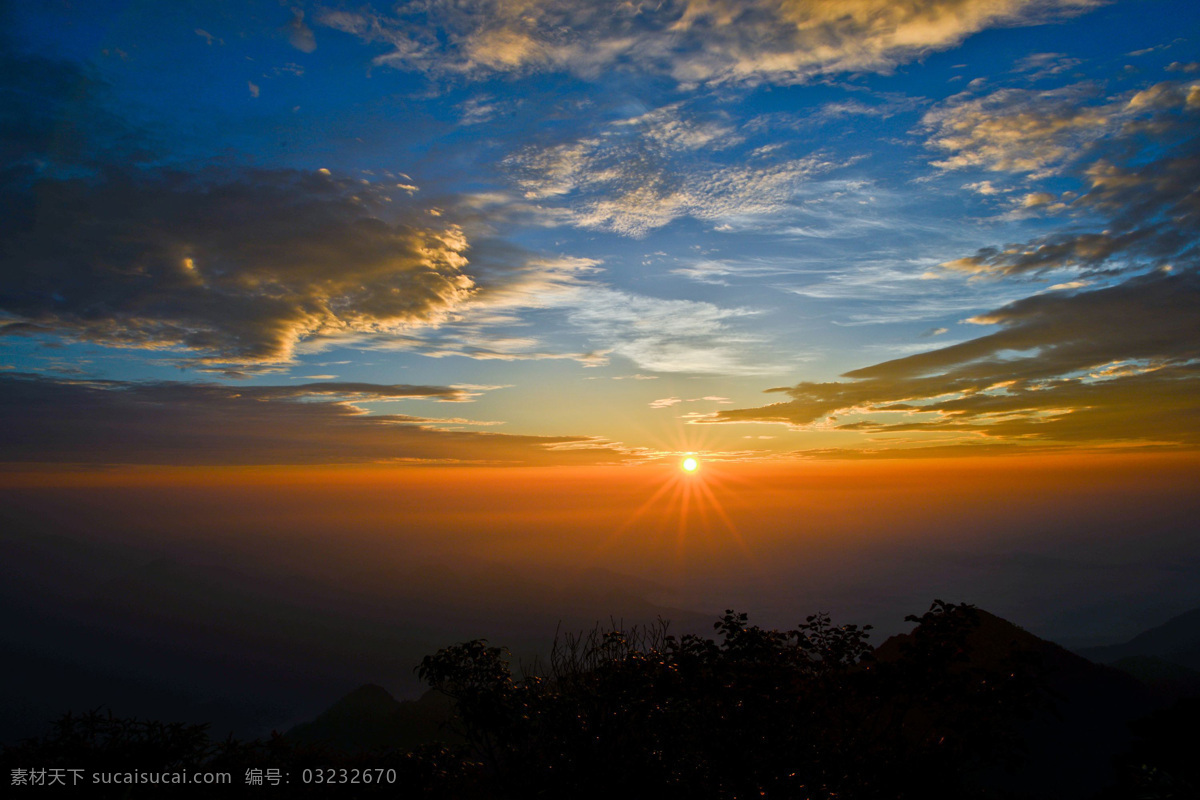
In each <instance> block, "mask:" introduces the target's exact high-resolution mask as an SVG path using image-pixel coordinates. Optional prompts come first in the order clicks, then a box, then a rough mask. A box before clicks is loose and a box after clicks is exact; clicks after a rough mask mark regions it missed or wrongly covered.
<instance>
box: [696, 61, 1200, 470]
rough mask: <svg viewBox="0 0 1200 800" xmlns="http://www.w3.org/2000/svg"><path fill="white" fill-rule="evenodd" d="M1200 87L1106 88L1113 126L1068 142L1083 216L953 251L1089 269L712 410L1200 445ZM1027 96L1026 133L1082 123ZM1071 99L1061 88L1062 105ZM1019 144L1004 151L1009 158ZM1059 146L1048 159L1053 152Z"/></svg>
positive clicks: (1028, 264) (956, 433)
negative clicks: (768, 400)
mask: <svg viewBox="0 0 1200 800" xmlns="http://www.w3.org/2000/svg"><path fill="white" fill-rule="evenodd" d="M1196 91H1197V89H1196V85H1195V84H1180V83H1172V82H1165V83H1160V84H1156V85H1154V86H1150V87H1147V88H1144V89H1142V90H1140V91H1136V92H1131V93H1128V94H1126V95H1123V96H1120V97H1116V98H1107V99H1104V100H1103V101H1102V104H1103V106H1104V109H1103V110H1102V111H1097V112H1096V115H1095V118H1096V119H1099V118H1101V117H1103V118H1104V119H1105V121H1104V123H1103V126H1104V128H1105V132H1106V135H1105V137H1103V138H1102V139H1096V140H1095V141H1094V142H1093V143H1092V144H1091V146H1090V147H1089V148H1086V149H1085V150H1084V151H1083V152H1081V153H1076V154H1072V155H1070V156H1063V158H1066V159H1068V160H1069V161H1070V172H1069V173H1067V174H1068V175H1070V176H1074V177H1075V178H1076V179H1077V180H1079V181H1080V183H1081V184H1082V186H1081V188H1082V189H1083V191H1082V193H1079V194H1077V195H1071V196H1073V197H1074V199H1073V200H1072V201H1071V204H1070V210H1071V212H1072V213H1073V214H1074V219H1072V220H1070V221H1069V222H1068V224H1067V226H1065V227H1064V228H1062V229H1061V230H1059V231H1058V232H1055V233H1052V234H1049V235H1046V236H1042V237H1038V238H1036V239H1034V240H1032V241H1030V242H1024V243H1018V244H1011V245H1006V246H1005V247H1003V248H985V249H983V250H980V251H978V252H977V253H976V254H975V255H974V256H970V257H967V258H963V259H958V260H956V261H953V262H950V263H948V264H946V265H945V266H948V267H950V268H952V269H955V270H959V271H964V272H969V273H975V274H978V275H989V276H995V277H1021V276H1029V275H1033V276H1037V275H1038V274H1040V273H1044V272H1047V271H1050V270H1056V269H1063V268H1073V269H1076V270H1080V271H1082V275H1080V276H1079V279H1077V280H1072V281H1065V282H1060V283H1056V284H1055V285H1054V286H1052V287H1051V288H1050V289H1049V290H1047V291H1043V292H1041V293H1039V294H1036V295H1033V296H1030V297H1025V298H1023V299H1020V300H1016V301H1015V302H1010V303H1008V304H1006V305H1004V306H1002V307H1001V308H998V309H996V310H994V311H991V312H989V313H985V314H979V315H976V316H974V317H972V318H971V319H969V320H968V321H969V322H973V323H977V324H980V325H990V326H996V327H997V328H998V330H996V331H995V332H993V333H990V334H988V335H985V336H982V337H979V338H976V339H972V340H969V341H964V342H959V343H956V344H952V345H948V346H945V347H942V348H940V349H936V350H932V351H928V352H922V353H918V354H914V355H910V356H907V357H904V358H899V359H895V360H892V361H886V362H883V363H880V364H875V365H873V366H869V367H865V368H862V369H857V370H853V371H851V372H848V373H846V374H845V375H843V378H845V379H846V380H842V381H834V382H827V383H816V382H804V383H799V384H796V385H794V386H789V387H779V388H777V389H773V390H771V391H773V392H779V393H782V394H785V395H787V396H788V397H789V398H790V399H789V400H787V401H785V402H781V403H775V404H772V405H768V406H764V407H761V408H751V409H736V410H727V411H722V412H718V413H717V414H716V415H714V416H713V417H712V418H710V420H708V421H713V422H743V421H758V422H783V423H787V424H790V425H795V426H801V427H819V428H822V429H825V430H839V431H847V432H849V431H853V432H857V433H860V434H872V435H876V436H879V435H884V434H900V433H906V434H911V433H919V434H937V435H938V436H940V437H945V436H946V435H950V436H951V437H953V439H954V441H953V444H954V445H955V446H957V445H961V444H966V443H973V444H975V445H979V444H990V445H995V446H1014V445H1026V446H1028V445H1040V446H1055V445H1060V446H1061V445H1065V444H1069V443H1080V442H1084V443H1089V444H1094V445H1126V446H1129V445H1136V446H1149V445H1158V446H1186V447H1195V446H1197V445H1200V401H1198V400H1197V398H1200V246H1198V245H1197V242H1200V200H1198V199H1197V195H1196V186H1198V185H1200V139H1197V138H1196V135H1195V131H1196V129H1197V128H1196V122H1197V112H1200V108H1197V107H1196V105H1195V104H1193V101H1192V97H1193V94H1194V93H1195V92H1196ZM1005 96H1010V95H1006V94H1005V92H1004V91H1002V92H999V93H995V94H993V95H992V96H991V98H990V100H991V101H996V99H997V98H998V97H1001V98H1002V97H1005ZM1046 97H1047V95H1045V94H1043V95H1042V99H1045V98H1046ZM1021 98H1022V102H1019V103H1017V109H1016V110H1015V111H1012V113H1009V111H1005V110H1003V109H1000V108H999V106H997V109H998V113H997V114H995V115H994V116H996V117H1003V118H1005V120H1006V121H1005V126H1007V127H1006V128H1005V129H1006V130H1008V131H1010V133H1011V134H1012V136H1013V137H1014V138H1013V140H1012V141H1013V142H1021V141H1024V140H1023V139H1022V138H1021V137H1023V136H1026V135H1027V134H1030V132H1038V133H1037V136H1043V135H1044V138H1049V139H1050V140H1056V137H1057V136H1058V133H1057V132H1056V131H1069V130H1070V128H1071V125H1070V124H1067V125H1065V126H1063V127H1061V128H1056V127H1055V126H1054V125H1050V124H1040V123H1038V124H1031V125H1030V126H1029V128H1028V129H1027V130H1021V126H1019V125H1015V124H1012V125H1010V124H1009V123H1010V122H1012V119H1009V118H1010V117H1011V118H1013V119H1015V118H1018V117H1020V116H1022V115H1024V114H1026V113H1027V112H1028V108H1029V106H1028V104H1027V103H1026V102H1024V101H1025V100H1028V98H1029V95H1021ZM1061 99H1062V98H1061V97H1057V96H1051V101H1050V106H1049V107H1053V108H1059V101H1060V100H1061ZM985 105H986V104H985ZM1034 116H1035V117H1037V118H1038V119H1041V120H1042V121H1043V122H1044V121H1045V120H1046V119H1050V117H1049V116H1041V117H1038V115H1036V114H1035V115H1034ZM1084 116H1089V115H1087V114H1085V115H1084ZM1056 118H1059V119H1064V120H1074V119H1079V118H1080V115H1079V114H1078V113H1076V112H1074V111H1067V112H1064V113H1060V114H1058V116H1057V117H1056ZM1089 118H1091V117H1089ZM994 130H999V128H997V129H994ZM990 135H991V134H989V136H990ZM1068 136H1069V134H1068ZM1003 138H1004V137H1001V136H997V137H996V141H997V142H1000V141H1001V140H1002V139H1003ZM972 141H974V140H972ZM1010 144H1012V142H1010ZM1006 146H1007V145H1006ZM1057 146H1058V145H1057V144H1056V145H1055V147H1057ZM1014 147H1015V145H1014ZM968 149H970V148H968ZM973 152H981V151H980V150H978V149H975V150H973ZM1030 152H1032V153H1036V152H1039V151H1038V149H1037V147H1036V146H1034V147H1032V148H1031V150H1030ZM1041 152H1043V153H1047V152H1052V151H1048V150H1043V151H1041ZM989 158H993V156H989ZM1004 158H1007V157H1006V156H1005V157H1002V156H1000V155H995V156H994V159H995V163H997V164H998V163H1000V162H1001V161H1003V160H1004ZM1057 158H1059V155H1057V154H1055V155H1054V157H1053V159H1047V158H1042V157H1041V156H1038V157H1036V159H1035V160H1036V161H1037V165H1040V166H1041V167H1043V168H1045V167H1047V166H1048V165H1049V164H1050V163H1051V162H1052V161H1053V160H1054V159H1057ZM1033 166H1035V165H1034V164H1032V163H1031V164H1017V163H1012V164H1009V165H1008V166H1007V168H1011V169H1013V170H1016V171H1020V170H1024V169H1026V168H1032V167H1033ZM1056 198H1057V195H1051V194H1049V193H1038V192H1032V193H1029V194H1028V195H1027V196H1026V197H1025V199H1024V200H1023V201H1021V202H1022V203H1023V204H1024V205H1025V206H1027V207H1031V208H1037V207H1040V206H1042V205H1045V204H1048V203H1051V202H1053V201H1054V200H1055V199H1056ZM1093 226H1094V227H1093ZM943 441H944V439H943Z"/></svg>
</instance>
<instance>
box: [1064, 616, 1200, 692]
mask: <svg viewBox="0 0 1200 800" xmlns="http://www.w3.org/2000/svg"><path fill="white" fill-rule="evenodd" d="M1077 652H1078V653H1079V655H1081V656H1083V657H1084V658H1087V659H1089V660H1091V661H1095V662H1096V663H1098V664H1109V665H1111V666H1113V667H1116V668H1117V669H1120V670H1122V671H1124V672H1127V673H1129V674H1130V675H1133V676H1135V677H1137V678H1138V679H1139V680H1141V681H1142V682H1143V683H1145V684H1147V685H1148V686H1150V687H1151V688H1152V689H1154V690H1155V691H1156V692H1158V693H1160V694H1162V695H1165V696H1166V697H1168V698H1178V697H1193V696H1200V608H1197V609H1193V610H1191V611H1188V612H1186V613H1183V614H1180V615H1179V616H1177V617H1173V618H1172V619H1169V620H1167V621H1166V622H1164V623H1163V624H1162V625H1159V626H1158V627H1155V628H1151V629H1150V630H1148V631H1145V632H1143V633H1139V634H1138V635H1137V636H1135V637H1133V638H1132V639H1130V640H1129V641H1128V642H1125V643H1124V644H1114V645H1108V646H1105V647H1087V648H1083V649H1080V650H1078V651H1077Z"/></svg>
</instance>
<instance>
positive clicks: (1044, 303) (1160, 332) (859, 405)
mask: <svg viewBox="0 0 1200 800" xmlns="http://www.w3.org/2000/svg"><path fill="white" fill-rule="evenodd" d="M974 321H976V322H979V323H982V324H989V325H997V326H1000V328H1001V329H1000V330H999V331H997V332H996V333H993V334H990V335H987V336H984V337H981V338H978V339H973V340H970V341H967V342H961V343H958V344H955V345H951V346H949V347H944V348H941V349H938V350H933V351H930V352H925V353H920V354H917V355H912V356H908V357H906V358H900V359H896V360H894V361H887V362H883V363H881V364H876V365H874V366H871V367H866V368H863V369H858V370H854V371H852V372H848V373H846V375H845V376H844V377H846V378H849V379H850V380H848V381H839V382H830V383H800V384H797V385H795V386H791V387H782V388H778V389H772V390H771V391H773V392H781V393H784V394H787V395H788V396H789V397H790V398H791V399H790V400H789V401H786V402H782V403H776V404H773V405H769V406H765V407H762V408H755V409H738V410H728V411H723V412H719V413H718V414H717V415H716V416H715V418H714V421H717V422H745V421H760V422H786V423H789V424H792V425H798V426H813V425H819V426H822V427H827V428H828V427H832V428H836V429H841V430H856V431H860V432H862V431H865V432H871V433H888V432H899V431H926V432H957V433H962V434H970V435H973V436H979V437H986V439H988V440H991V441H993V443H1009V444H1011V443H1014V442H1021V441H1032V442H1056V441H1057V442H1062V441H1091V442H1102V443H1107V442H1129V441H1135V442H1136V441H1141V442H1158V443H1174V444H1190V445H1196V444H1200V406H1198V404H1197V400H1196V398H1197V397H1200V273H1197V272H1196V271H1194V270H1189V271H1186V272H1180V273H1174V274H1173V273H1167V272H1162V271H1157V272H1152V273H1150V274H1146V275H1139V276H1136V277H1133V278H1130V279H1128V280H1126V281H1124V282H1122V283H1119V284H1116V285H1114V286H1110V287H1105V288H1102V289H1096V290H1093V291H1087V292H1072V291H1063V292H1054V293H1047V294H1041V295H1035V296H1033V297H1029V298H1025V299H1023V300H1020V301H1017V302H1015V303H1011V304H1009V305H1007V306H1004V307H1003V308H1001V309H998V310H996V311H994V312H992V313H990V314H986V315H981V316H980V317H978V318H976V319H975V320H974ZM881 414H882V415H884V418H883V419H881V418H880V416H879V415H881ZM897 414H898V415H900V421H895V419H896V417H895V415H897ZM846 416H854V417H865V418H863V419H857V420H855V421H853V422H847V421H845V420H844V419H843V418H844V417H846ZM839 420H841V421H839Z"/></svg>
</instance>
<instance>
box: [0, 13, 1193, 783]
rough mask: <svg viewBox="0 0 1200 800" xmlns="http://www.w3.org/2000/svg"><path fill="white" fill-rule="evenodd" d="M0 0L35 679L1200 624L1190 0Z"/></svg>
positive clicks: (1, 185)
mask: <svg viewBox="0 0 1200 800" xmlns="http://www.w3.org/2000/svg"><path fill="white" fill-rule="evenodd" d="M0 7H2V9H3V15H2V16H3V22H4V24H3V25H0V40H2V43H0V89H2V90H3V91H2V93H0V96H2V97H3V98H4V107H3V108H2V109H0V116H2V117H3V118H4V121H5V124H4V125H0V144H2V145H3V147H0V161H3V164H0V167H2V168H0V199H2V201H3V203H2V207H3V209H4V213H3V214H0V531H2V532H3V536H0V563H3V564H7V565H8V566H9V568H8V570H7V572H5V573H4V580H2V581H0V586H3V587H4V588H3V589H2V590H0V601H3V602H6V603H7V604H8V605H7V606H6V608H5V611H4V613H3V616H2V617H0V618H2V619H4V620H5V621H6V622H10V621H11V622H13V623H14V624H16V623H19V624H20V626H21V627H20V629H19V630H18V629H16V628H14V629H13V630H12V632H11V633H9V634H8V635H6V636H4V637H0V645H3V646H4V647H5V648H6V650H5V652H6V653H7V654H8V656H6V660H7V661H12V662H14V663H19V664H21V665H23V666H22V669H24V670H25V672H23V673H22V675H23V676H24V677H23V678H21V679H19V680H13V681H10V682H9V683H10V684H11V686H12V687H15V688H13V690H12V691H13V692H17V691H18V690H21V691H24V686H25V682H26V681H35V680H40V681H42V684H39V687H40V688H39V687H34V688H31V689H29V690H28V691H26V692H25V693H26V694H28V695H29V696H30V697H34V698H39V697H48V698H54V699H55V702H58V698H59V696H60V695H62V696H63V697H66V696H67V692H68V690H67V689H66V688H63V689H61V690H60V689H59V688H57V687H71V688H70V692H73V694H71V696H70V698H69V699H70V701H71V702H70V703H67V701H66V700H63V701H62V703H63V704H65V705H64V708H63V709H59V710H67V709H66V705H69V706H70V707H72V708H75V709H84V708H96V707H99V706H101V705H103V704H106V703H109V702H110V699H109V698H110V697H111V698H114V699H113V700H112V701H111V702H112V703H114V704H115V703H118V702H125V701H128V706H129V708H131V709H132V711H129V712H128V713H129V714H130V715H141V716H147V717H148V716H149V715H150V714H156V713H157V708H156V707H155V703H158V702H160V701H161V702H162V703H163V704H168V703H174V704H175V705H171V706H170V708H171V710H172V713H175V712H176V711H178V714H177V716H178V718H179V719H185V718H186V719H191V718H196V719H199V718H200V717H201V716H203V715H204V714H206V713H207V711H206V709H209V708H215V707H217V705H214V704H219V703H220V702H226V701H225V700H222V699H221V698H226V699H227V700H228V702H227V706H228V708H226V707H225V706H222V708H226V710H227V711H228V716H229V719H230V720H234V722H231V723H230V725H231V726H233V725H234V724H237V725H242V726H244V728H245V729H247V730H252V731H259V730H265V731H270V730H272V729H274V728H276V727H278V728H279V730H283V729H284V728H283V727H282V726H285V725H286V724H290V722H295V721H296V720H298V719H301V718H305V717H306V715H307V718H311V717H314V716H316V714H315V713H313V714H309V713H308V712H310V711H314V710H316V711H320V709H322V708H325V707H327V706H328V704H327V703H326V704H324V705H322V703H324V698H325V697H326V696H327V695H328V694H329V693H330V692H334V691H335V689H336V690H337V691H342V690H343V689H344V688H345V687H350V686H356V685H362V683H363V682H374V683H376V684H377V685H380V686H383V685H386V686H387V687H389V690H394V691H395V693H396V696H397V697H403V698H406V699H415V698H418V697H420V696H421V693H422V692H423V691H424V690H425V689H427V688H428V687H427V686H425V685H424V684H423V683H422V682H421V681H420V680H419V679H418V676H417V673H415V672H414V671H413V666H414V665H415V664H417V663H419V659H420V658H422V657H423V656H425V655H427V654H429V653H436V652H437V651H438V650H439V648H442V647H444V646H445V645H447V644H449V643H452V642H469V641H473V640H475V639H488V640H489V641H491V642H494V643H495V644H496V645H501V644H503V645H504V646H507V647H510V652H511V653H512V654H513V656H514V659H513V663H517V662H520V661H521V660H522V659H524V660H526V661H528V662H530V663H532V662H533V661H535V660H536V659H538V658H541V657H543V656H544V655H545V653H546V648H547V643H548V642H549V641H553V636H554V632H555V631H556V630H560V631H567V630H572V631H573V630H578V629H585V628H588V627H590V626H591V625H593V624H594V623H595V621H596V620H605V619H610V618H615V619H623V618H625V619H628V620H630V621H631V622H645V621H647V620H649V621H653V620H656V619H659V618H660V617H661V618H673V619H678V620H681V622H680V625H681V626H684V627H686V626H688V625H691V626H692V627H691V628H689V630H701V631H703V632H705V633H706V634H707V633H711V631H712V630H713V628H712V619H711V613H712V612H714V611H716V612H717V613H718V614H719V613H720V612H722V611H724V610H725V609H730V608H736V609H738V610H741V611H746V612H748V613H753V614H761V615H762V618H763V619H765V620H766V621H767V622H768V623H769V624H771V625H791V624H795V623H796V622H797V620H802V619H806V618H807V615H809V614H812V613H815V612H829V613H830V614H831V615H832V616H833V617H834V618H835V619H837V620H838V622H839V623H841V622H853V623H858V622H863V623H871V624H877V625H878V626H879V628H878V630H879V631H880V632H881V636H880V639H881V640H882V639H883V638H885V637H884V635H882V634H883V632H886V633H887V634H890V633H897V632H900V631H901V630H903V629H906V625H907V623H905V622H904V620H905V619H906V616H907V615H909V614H912V613H913V612H918V611H922V610H923V608H927V607H928V603H929V601H930V600H931V599H933V598H935V597H936V598H942V599H944V600H946V601H953V602H966V603H973V604H977V605H979V606H980V607H981V608H986V609H987V610H988V611H990V612H994V613H995V614H997V615H999V614H1008V615H1009V617H1008V618H1009V619H1011V620H1013V621H1014V622H1015V623H1018V624H1020V625H1022V626H1023V627H1025V628H1026V629H1027V630H1029V631H1032V632H1034V633H1036V634H1037V635H1042V634H1043V633H1045V634H1046V635H1051V634H1053V635H1055V636H1060V637H1061V638H1062V639H1063V640H1064V641H1068V640H1069V642H1070V643H1072V644H1071V646H1075V645H1078V647H1079V648H1083V647H1086V646H1092V645H1097V646H1098V645H1101V644H1103V645H1109V644H1114V643H1119V642H1120V641H1122V639H1121V637H1126V638H1127V639H1129V638H1132V637H1134V636H1136V635H1138V634H1140V633H1141V632H1143V631H1145V630H1148V629H1149V628H1150V627H1151V626H1152V625H1154V624H1159V623H1161V622H1162V621H1163V620H1164V619H1167V618H1169V617H1170V616H1171V615H1173V614H1181V613H1184V612H1188V611H1190V610H1191V609H1193V608H1194V607H1196V606H1200V537H1198V536H1196V523H1195V520H1196V519H1197V516H1198V515H1200V499H1197V497H1198V494H1197V492H1196V486H1198V485H1200V247H1197V242H1200V193H1198V189H1197V187H1200V4H1197V3H1196V2H1194V0H1193V1H1192V2H1183V0H1138V2H1134V0H1111V1H1110V0H918V1H917V2H892V0H846V1H845V2H817V1H816V0H811V1H810V0H662V1H661V2H658V1H657V0H656V2H654V3H596V2H592V0H521V1H520V2H495V1H493V0H420V2H417V0H354V2H350V3H343V2H330V0H289V2H286V3H281V2H279V0H244V2H237V3H228V2H216V0H195V2H188V3H130V2H117V3H63V2H48V3H37V2H24V3H21V2H17V3H3V2H2V0H0ZM756 619H758V617H756ZM310 620H313V622H312V624H311V625H310V624H309V621H310ZM889 625H890V627H889ZM560 626H561V627H560ZM187 632H200V633H203V634H204V636H199V633H197V636H198V637H199V638H197V639H196V641H194V642H193V641H189V640H187V639H186V637H185V635H184V634H185V633H187ZM204 637H208V638H207V639H205V638H204ZM506 637H507V638H506ZM201 639H204V641H201ZM873 641H874V640H873ZM232 664H238V665H244V667H243V666H239V667H238V670H240V671H236V672H237V675H241V674H242V673H243V672H244V673H245V675H247V676H249V677H248V678H246V681H247V683H246V685H245V686H244V687H240V688H239V687H236V686H233V683H235V682H236V681H237V680H241V678H240V677H229V676H230V675H232V673H231V671H230V665H232ZM280 676H287V677H280ZM52 677H53V678H54V679H55V680H56V681H57V683H56V684H55V685H53V686H51V685H49V682H50V680H51V678H52ZM135 679H136V680H135ZM142 683H144V684H145V687H148V688H138V687H139V686H141V684H142ZM135 684H136V686H135ZM197 687H200V688H197ZM331 687H332V688H331ZM39 692H40V693H39ZM259 694H261V695H262V698H260V697H259ZM14 698H15V699H12V700H11V702H10V704H9V705H11V706H12V707H13V708H14V709H18V710H19V712H20V713H16V712H13V713H12V714H7V716H12V718H13V719H18V718H19V719H21V720H25V719H29V720H35V718H36V720H35V721H37V722H38V723H39V724H40V723H41V722H45V721H46V720H48V719H50V717H48V716H46V713H45V712H46V708H44V707H42V706H38V707H36V708H34V707H33V706H31V705H26V699H25V698H24V697H23V696H22V697H16V696H15V695H14ZM260 700H261V708H260V705H259V703H260ZM319 701H320V702H319ZM33 702H34V701H32V700H30V701H29V703H33ZM38 702H41V701H40V700H38ZM48 702H49V701H47V703H48ZM139 703H141V704H142V705H138V704H139ZM318 706H319V708H318ZM654 707H656V708H657V707H659V706H654ZM661 707H667V706H661ZM30 709H32V710H30ZM297 709H299V710H297ZM0 710H4V711H6V712H7V711H9V709H7V708H3V707H2V706H0ZM143 712H145V713H143ZM222 713H224V712H222ZM189 715H190V716H189ZM5 716H6V714H0V719H2V718H4V717H5ZM381 718H382V717H381ZM203 721H205V722H209V721H212V722H214V724H213V727H212V730H214V731H216V730H218V729H220V722H221V719H214V720H209V719H207V718H206V719H204V720H203ZM289 721H290V722H289ZM22 724H24V723H22ZM14 725H15V723H14ZM32 726H33V723H32V722H31V723H30V728H29V730H24V729H23V730H21V731H17V733H20V734H22V735H25V734H28V735H34V734H35V733H37V731H36V730H35V729H34V728H33V727H32ZM14 730H15V729H14ZM2 733H3V731H0V734H2ZM13 735H14V736H16V733H14V734H13ZM0 743H2V737H0ZM431 752H432V751H431ZM889 763H890V762H889ZM18 766H22V767H23V768H24V767H28V766H38V765H18ZM447 774H449V773H447ZM797 780H798V779H797ZM514 785H516V784H514ZM721 785H724V784H721ZM729 785H742V784H735V783H731V784H729ZM745 785H746V786H758V785H759V784H755V783H746V784H745ZM811 785H821V786H824V785H825V784H822V783H819V782H818V783H813V784H811ZM864 785H866V784H864ZM763 786H767V784H763ZM764 791H765V789H764ZM829 791H830V792H833V789H832V788H830V789H829ZM413 794H414V796H415V795H416V794H419V792H414V793H413ZM547 794H554V793H553V792H548V793H547ZM885 794H886V792H885ZM963 796H966V795H963ZM1097 796H1099V795H1097Z"/></svg>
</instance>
